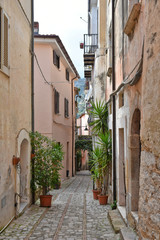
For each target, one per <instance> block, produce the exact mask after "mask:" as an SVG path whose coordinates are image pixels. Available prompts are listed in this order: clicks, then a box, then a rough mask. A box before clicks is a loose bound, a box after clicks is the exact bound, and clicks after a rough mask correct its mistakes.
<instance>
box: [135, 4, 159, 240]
mask: <svg viewBox="0 0 160 240" xmlns="http://www.w3.org/2000/svg"><path fill="white" fill-rule="evenodd" d="M159 16H160V2H159V1H156V0H154V1H147V3H146V6H145V25H144V28H145V48H144V67H143V86H144V87H143V98H142V106H143V107H142V122H141V125H142V128H141V129H142V130H141V143H142V152H141V171H140V201H139V236H140V239H157V240H158V239H160V231H159V229H160V28H159V23H160V18H159Z"/></svg>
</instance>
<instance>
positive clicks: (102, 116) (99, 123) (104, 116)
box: [89, 101, 108, 134]
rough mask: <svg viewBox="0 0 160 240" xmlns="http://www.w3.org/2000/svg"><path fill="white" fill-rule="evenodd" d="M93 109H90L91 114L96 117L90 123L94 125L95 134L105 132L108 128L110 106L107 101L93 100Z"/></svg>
mask: <svg viewBox="0 0 160 240" xmlns="http://www.w3.org/2000/svg"><path fill="white" fill-rule="evenodd" d="M91 104H92V109H90V110H89V114H90V115H91V116H92V118H93V119H94V120H93V121H91V122H90V123H89V125H90V126H92V127H93V128H92V131H93V133H94V134H99V133H105V131H107V130H108V125H107V121H108V108H107V106H106V104H105V102H101V101H99V102H98V101H96V102H95V103H94V102H92V103H91Z"/></svg>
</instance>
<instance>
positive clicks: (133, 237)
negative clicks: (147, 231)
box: [120, 227, 138, 240]
mask: <svg viewBox="0 0 160 240" xmlns="http://www.w3.org/2000/svg"><path fill="white" fill-rule="evenodd" d="M120 237H121V238H120V239H122V240H138V236H137V234H136V233H135V232H134V231H133V229H132V228H129V227H123V228H121V230H120Z"/></svg>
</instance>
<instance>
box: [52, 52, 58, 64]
mask: <svg viewBox="0 0 160 240" xmlns="http://www.w3.org/2000/svg"><path fill="white" fill-rule="evenodd" d="M53 63H54V65H57V64H56V63H57V55H56V52H55V51H54V50H53Z"/></svg>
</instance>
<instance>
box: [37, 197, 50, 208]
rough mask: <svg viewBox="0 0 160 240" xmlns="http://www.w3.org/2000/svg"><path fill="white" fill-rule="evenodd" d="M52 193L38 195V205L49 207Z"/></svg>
mask: <svg viewBox="0 0 160 240" xmlns="http://www.w3.org/2000/svg"><path fill="white" fill-rule="evenodd" d="M51 201H52V195H40V206H41V207H51Z"/></svg>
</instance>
